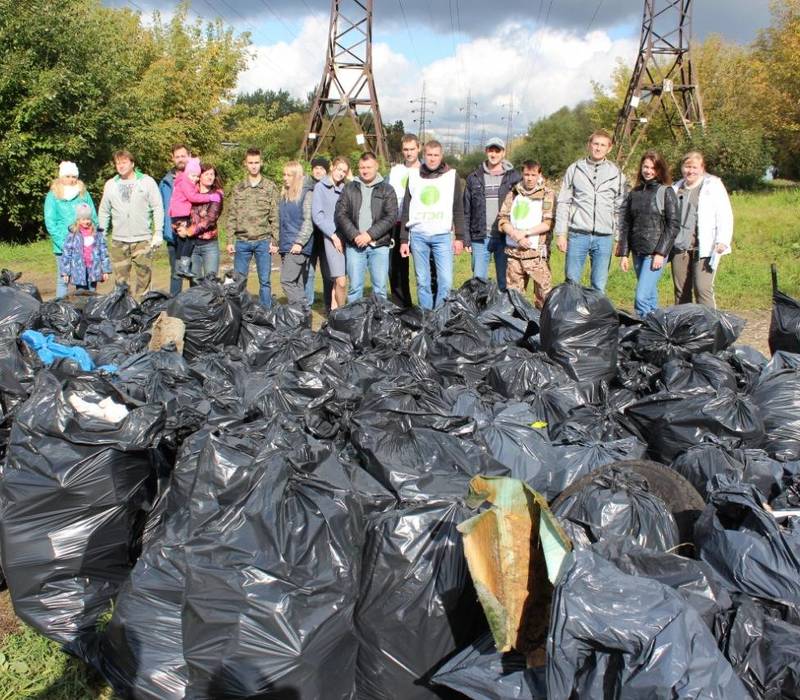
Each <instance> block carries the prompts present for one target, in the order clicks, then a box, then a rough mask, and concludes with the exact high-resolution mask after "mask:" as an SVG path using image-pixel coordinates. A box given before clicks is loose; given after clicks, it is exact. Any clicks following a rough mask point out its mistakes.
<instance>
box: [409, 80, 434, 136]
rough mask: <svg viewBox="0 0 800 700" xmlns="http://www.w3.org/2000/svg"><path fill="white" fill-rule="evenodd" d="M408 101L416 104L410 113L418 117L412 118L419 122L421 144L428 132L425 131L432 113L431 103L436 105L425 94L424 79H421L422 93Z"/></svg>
mask: <svg viewBox="0 0 800 700" xmlns="http://www.w3.org/2000/svg"><path fill="white" fill-rule="evenodd" d="M409 102H410V103H411V104H413V105H416V107H415V108H414V109H412V110H411V114H416V115H418V117H415V118H414V122H415V123H416V124H419V142H420V144H422V145H425V142H426V141H427V138H428V133H427V131H426V129H427V126H428V125H429V124H430V119H429V117H430V116H431V114H433V110H432V109H431V105H434V106H436V102H435V101H434V100H431V99H429V98H428V96H427V94H426V93H425V81H424V80H423V81H422V95H420V96H419V97H417V98H416V99H414V100H409Z"/></svg>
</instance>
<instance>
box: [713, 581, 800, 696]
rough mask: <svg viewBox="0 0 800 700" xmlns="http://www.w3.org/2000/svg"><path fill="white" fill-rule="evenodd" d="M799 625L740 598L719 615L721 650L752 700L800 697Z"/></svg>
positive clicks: (768, 608) (759, 604) (718, 625)
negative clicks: (758, 699) (735, 603)
mask: <svg viewBox="0 0 800 700" xmlns="http://www.w3.org/2000/svg"><path fill="white" fill-rule="evenodd" d="M798 636H800V626H798V625H797V623H796V622H795V623H794V624H793V623H792V622H790V621H787V620H784V619H781V618H780V617H776V612H775V611H774V610H773V609H771V606H769V605H766V604H765V603H764V601H760V600H758V599H753V598H747V597H745V596H739V599H738V600H737V605H736V607H735V608H733V609H732V610H730V611H729V612H727V613H724V614H722V615H720V616H719V618H718V624H717V638H718V639H719V641H720V648H721V649H722V651H723V653H724V654H725V656H726V657H727V659H728V661H730V663H731V665H732V666H733V668H734V670H735V671H736V673H737V674H739V678H741V680H742V682H743V683H744V684H745V685H746V686H747V689H748V690H749V691H750V693H751V694H752V696H753V697H754V698H769V700H773V699H774V700H779V699H780V698H796V697H800V648H798V645H797V639H798Z"/></svg>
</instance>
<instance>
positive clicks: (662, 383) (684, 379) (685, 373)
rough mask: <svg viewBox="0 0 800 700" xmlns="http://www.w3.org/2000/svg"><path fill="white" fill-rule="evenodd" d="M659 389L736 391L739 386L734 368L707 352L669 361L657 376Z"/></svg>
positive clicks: (677, 391) (679, 391)
mask: <svg viewBox="0 0 800 700" xmlns="http://www.w3.org/2000/svg"><path fill="white" fill-rule="evenodd" d="M657 386H658V388H659V390H661V391H671V392H673V393H686V392H703V391H708V390H709V389H712V390H714V391H725V390H727V391H737V390H738V388H739V384H738V382H737V381H736V373H735V372H734V370H733V367H731V365H730V364H729V363H727V362H726V361H725V360H724V359H722V358H720V357H717V356H716V355H712V354H710V353H707V352H702V353H698V354H696V355H693V356H692V357H691V358H690V359H688V360H685V359H672V360H667V362H665V363H664V366H663V367H662V368H661V374H660V375H659V377H658V385H657Z"/></svg>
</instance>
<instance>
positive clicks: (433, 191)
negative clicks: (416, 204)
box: [419, 185, 440, 207]
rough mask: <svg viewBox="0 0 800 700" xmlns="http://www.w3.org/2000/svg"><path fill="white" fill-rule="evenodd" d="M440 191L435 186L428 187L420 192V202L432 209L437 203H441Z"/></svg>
mask: <svg viewBox="0 0 800 700" xmlns="http://www.w3.org/2000/svg"><path fill="white" fill-rule="evenodd" d="M439 197H440V195H439V190H438V188H436V187H434V186H433V185H428V186H427V187H426V188H425V189H423V190H422V192H420V195H419V200H420V202H422V203H423V204H424V205H425V206H426V207H432V206H433V205H434V204H436V202H438V201H439Z"/></svg>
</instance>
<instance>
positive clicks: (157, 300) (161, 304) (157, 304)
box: [128, 290, 172, 330]
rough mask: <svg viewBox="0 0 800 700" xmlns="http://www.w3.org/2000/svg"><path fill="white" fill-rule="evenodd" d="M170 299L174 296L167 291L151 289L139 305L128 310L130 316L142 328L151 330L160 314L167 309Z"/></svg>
mask: <svg viewBox="0 0 800 700" xmlns="http://www.w3.org/2000/svg"><path fill="white" fill-rule="evenodd" d="M170 299H172V297H171V296H170V295H169V294H167V293H166V292H160V291H158V290H151V291H149V292H147V294H145V295H144V296H143V297H142V299H141V301H140V302H139V305H138V306H137V307H134V308H133V309H131V310H130V311H129V312H128V317H129V318H131V319H132V320H133V321H134V322H135V323H136V325H137V327H138V328H139V329H140V330H150V327H151V326H152V325H153V323H154V322H155V320H156V319H157V318H158V316H159V314H160V313H161V312H162V311H166V310H167V306H168V305H169V300H170Z"/></svg>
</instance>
